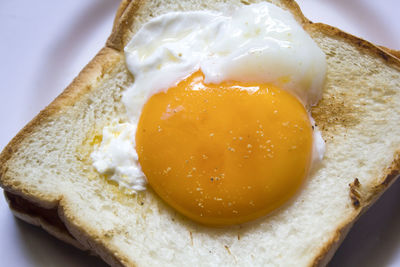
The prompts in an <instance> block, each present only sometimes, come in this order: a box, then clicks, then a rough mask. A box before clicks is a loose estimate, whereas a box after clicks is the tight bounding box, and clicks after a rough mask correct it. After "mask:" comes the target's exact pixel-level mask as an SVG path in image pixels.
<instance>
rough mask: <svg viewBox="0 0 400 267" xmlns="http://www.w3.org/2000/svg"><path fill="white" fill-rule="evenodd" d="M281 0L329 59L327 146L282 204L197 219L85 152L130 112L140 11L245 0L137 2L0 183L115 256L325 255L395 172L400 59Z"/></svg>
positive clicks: (17, 143)
mask: <svg viewBox="0 0 400 267" xmlns="http://www.w3.org/2000/svg"><path fill="white" fill-rule="evenodd" d="M275 2H277V3H279V4H280V5H281V6H283V7H285V8H289V9H290V10H292V11H293V12H294V14H296V16H297V17H298V21H299V22H301V23H304V25H305V28H306V29H307V31H308V32H309V33H310V35H311V36H312V37H313V38H314V40H315V41H316V42H317V43H318V44H319V45H320V47H321V48H322V50H323V51H324V52H325V54H326V55H327V61H328V72H327V80H326V84H325V87H324V95H323V99H322V101H321V102H320V103H319V104H318V106H317V107H315V108H314V109H313V110H312V112H313V116H314V118H315V120H316V122H317V125H318V126H319V127H320V129H321V130H322V133H323V137H324V139H325V141H326V154H325V158H324V161H323V163H322V165H321V166H320V167H319V168H318V169H316V170H314V171H313V173H312V175H311V177H309V179H308V180H307V182H306V183H305V185H304V186H303V188H302V190H301V192H300V193H299V194H298V195H297V196H296V197H295V198H294V199H293V200H292V201H291V202H290V203H288V204H287V205H286V206H285V207H283V208H282V209H280V210H278V211H277V212H275V213H274V214H271V215H270V216H267V217H265V218H261V219H259V220H257V221H254V222H251V223H248V224H244V225H237V226H231V227H227V228H208V227H204V226H200V225H198V224H196V223H193V222H191V221H189V220H188V219H186V218H184V217H182V216H180V215H178V214H176V212H175V211H174V210H172V209H171V208H169V207H168V206H166V205H165V204H164V203H163V202H161V201H160V199H159V198H158V197H157V196H156V195H155V194H154V193H153V192H152V191H151V189H149V190H146V191H144V192H142V193H139V194H138V195H132V196H131V195H125V194H123V193H122V192H121V191H120V190H119V188H118V186H117V185H116V184H113V183H111V182H109V181H108V180H107V179H106V177H102V176H99V175H98V173H97V172H96V171H95V170H94V168H93V166H92V164H91V160H90V156H89V155H90V153H91V152H92V150H93V147H94V145H95V143H96V140H97V138H98V136H100V135H101V132H102V128H103V127H104V126H106V125H108V124H110V123H113V122H114V121H116V120H117V121H125V120H126V119H127V118H126V117H125V115H124V114H125V111H124V107H123V105H122V104H121V102H120V98H121V93H122V91H123V90H125V89H126V88H127V87H129V86H130V85H131V84H132V83H133V81H134V78H133V77H132V76H131V74H130V73H129V72H128V71H127V69H126V67H125V63H124V57H123V53H122V52H121V51H120V49H121V47H122V45H123V44H124V43H125V42H126V40H128V39H129V37H130V36H131V35H132V34H134V32H135V31H136V30H137V29H138V28H139V27H140V25H141V24H142V23H144V22H145V21H147V20H149V19H150V18H151V17H154V16H157V15H159V14H162V13H165V12H169V11H177V10H199V9H213V10H222V9H225V8H227V6H228V5H232V4H234V5H242V4H246V3H247V2H245V1H210V2H204V1H185V2H176V1H151V2H143V3H141V2H140V1H138V2H135V3H131V4H130V5H129V6H128V8H127V9H126V11H125V13H124V14H122V17H121V18H122V19H121V20H120V21H119V23H120V26H119V27H117V28H116V30H115V31H114V34H113V35H112V36H111V38H110V39H109V42H108V46H109V47H112V48H105V49H103V50H102V51H101V52H100V53H99V54H98V55H97V56H96V58H95V59H94V60H93V61H92V62H91V63H90V64H89V65H88V66H87V67H86V68H85V69H84V71H83V72H82V73H81V74H80V76H79V77H78V78H77V79H76V80H75V81H74V82H73V83H72V84H71V86H70V87H69V88H68V89H67V90H66V91H65V92H64V93H63V94H62V95H61V96H60V97H59V98H57V99H56V101H55V102H53V103H52V104H51V105H50V106H49V107H48V108H47V109H46V110H45V111H43V112H42V113H41V114H39V115H38V117H37V118H36V119H35V120H34V121H33V122H31V124H30V125H28V126H27V127H26V128H25V129H24V130H23V131H22V132H21V133H20V134H19V135H18V136H17V137H16V138H15V139H14V140H13V141H12V142H11V143H10V145H9V146H7V147H6V149H5V150H4V151H3V153H2V154H1V158H0V159H1V160H0V163H1V172H0V174H1V183H2V186H3V187H4V188H5V189H6V190H7V191H9V192H11V193H12V194H15V195H21V196H23V198H25V199H26V200H27V201H29V202H31V203H34V204H35V205H38V206H40V207H43V208H47V209H55V210H57V214H58V216H59V217H60V219H61V221H62V222H63V223H64V225H65V227H66V229H67V230H68V232H69V233H70V235H71V236H73V237H74V238H75V239H76V240H77V241H78V242H79V244H81V245H82V247H83V248H85V249H89V250H92V251H93V252H94V253H96V254H98V255H100V256H101V257H102V258H103V259H104V260H105V261H106V262H108V263H109V264H112V265H134V264H137V265H143V266H147V265H163V266H168V265H171V266H172V265H173V266H175V265H189V266H190V265H224V266H225V265H262V266H264V265H274V266H275V265H276V266H279V265H281V266H282V265H283V266H288V265H296V266H303V265H312V264H324V263H326V261H327V260H329V258H330V257H331V256H332V252H333V251H334V248H335V247H336V246H337V245H338V244H339V243H340V240H341V239H342V238H343V236H344V234H345V233H346V232H347V230H348V228H349V226H351V224H352V223H353V222H354V220H355V219H356V218H357V217H358V216H359V214H360V212H362V210H363V209H364V208H365V207H367V206H369V205H370V204H371V203H372V202H373V200H374V199H375V198H376V197H377V196H378V195H379V194H380V193H381V192H383V190H384V189H385V188H386V187H387V186H388V185H390V183H391V182H392V181H394V177H396V176H397V172H398V154H399V151H400V127H399V126H398V121H399V119H400V107H399V106H398V105H396V103H399V101H400V92H399V88H400V72H399V69H400V68H399V66H400V63H399V62H398V61H397V60H396V59H395V58H394V57H391V56H390V55H388V54H385V53H384V52H383V51H382V50H380V49H379V48H377V47H374V46H373V45H371V44H369V43H367V42H365V41H362V40H359V39H357V38H354V37H351V36H348V35H345V34H343V33H341V32H340V31H338V30H336V29H334V28H331V27H329V26H326V25H322V24H309V23H308V22H307V20H306V19H304V18H303V17H302V16H301V14H299V13H298V12H299V10H298V9H297V7H296V5H295V4H293V2H291V1H275ZM127 22H129V23H127ZM122 25H128V26H129V28H127V27H128V26H122Z"/></svg>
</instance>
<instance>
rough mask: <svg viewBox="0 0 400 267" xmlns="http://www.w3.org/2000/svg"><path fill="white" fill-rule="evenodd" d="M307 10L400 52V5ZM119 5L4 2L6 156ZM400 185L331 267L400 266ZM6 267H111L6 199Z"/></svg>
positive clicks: (366, 1) (321, 5)
mask: <svg viewBox="0 0 400 267" xmlns="http://www.w3.org/2000/svg"><path fill="white" fill-rule="evenodd" d="M298 2H299V3H300V6H301V7H302V9H303V12H304V13H305V14H306V16H308V17H309V18H310V19H311V20H312V21H314V22H318V21H319V22H325V23H328V24H331V25H334V26H337V27H339V28H341V29H343V30H345V31H347V32H350V33H353V34H354V35H357V36H360V37H363V38H365V39H367V40H370V41H372V42H375V43H377V44H380V45H385V46H387V47H390V48H394V49H400V38H399V36H400V27H398V25H399V22H400V20H399V19H398V13H399V12H398V11H399V10H400V2H399V1H397V0H383V1H373V0H352V1H346V0H320V1H317V0H301V1H298ZM118 4H119V2H118V1H117V0H85V1H82V0H69V1H52V0H36V1H29V0H13V1H0V36H1V41H0V59H1V68H0V81H1V89H0V100H1V105H0V124H1V125H2V129H1V131H0V150H1V149H2V148H3V147H4V146H5V145H6V144H7V142H8V141H9V140H10V139H11V138H12V137H13V136H14V135H15V134H16V133H17V132H18V130H19V129H20V128H22V127H23V126H24V125H25V124H26V123H27V122H28V121H29V120H30V119H31V118H32V117H33V116H34V115H35V114H37V113H38V112H39V110H41V109H42V108H44V107H45V106H46V105H47V104H48V103H50V102H51V100H52V99H54V97H56V96H57V95H58V94H59V93H60V92H61V91H62V90H63V88H65V87H66V86H67V85H68V83H69V82H70V81H71V80H72V79H73V78H74V77H75V76H76V75H77V74H78V72H79V71H80V69H82V67H83V66H84V65H85V64H86V63H87V62H89V60H90V59H91V58H92V57H93V56H94V55H95V54H96V52H97V51H98V50H99V49H100V48H101V47H102V46H103V45H104V43H105V40H106V38H107V36H108V34H109V33H110V31H111V25H112V20H113V16H114V14H115V11H116V9H117V7H118ZM399 203H400V180H399V181H398V182H396V183H395V184H394V185H393V186H392V187H391V188H390V189H389V190H388V192H386V193H385V194H384V196H383V197H382V198H381V199H380V200H379V201H378V202H377V203H376V204H375V205H374V206H373V207H372V208H371V209H370V210H369V211H368V212H367V213H366V214H364V215H363V216H362V217H361V219H360V220H359V221H358V222H357V223H356V224H355V226H354V227H353V229H352V231H351V232H350V234H349V235H348V237H347V238H346V240H345V242H344V243H343V244H342V246H341V247H340V248H339V250H338V252H337V253H336V255H335V257H334V258H333V260H332V262H331V263H330V265H331V266H396V265H397V266H399V265H400V208H399V206H398V204H399ZM0 233H1V242H0V258H1V259H2V262H1V264H0V265H2V266H20V267H27V266H30V267H34V266H35V267H38V266H61V267H62V266H105V264H104V263H103V262H102V261H100V260H98V259H97V258H95V257H92V256H89V255H87V254H86V253H82V252H80V251H78V250H76V249H74V248H72V247H70V246H69V245H66V244H64V243H62V242H60V241H58V240H56V239H55V238H53V237H51V236H50V235H48V234H46V233H45V232H44V231H42V230H40V229H39V228H36V227H33V226H30V225H28V224H25V223H22V222H20V221H18V220H16V219H14V217H13V216H12V214H11V212H10V211H9V210H8V207H7V204H6V203H5V201H4V199H3V198H0Z"/></svg>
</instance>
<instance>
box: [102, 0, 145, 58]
mask: <svg viewBox="0 0 400 267" xmlns="http://www.w3.org/2000/svg"><path fill="white" fill-rule="evenodd" d="M125 2H126V5H125V6H124V7H123V11H121V14H120V17H119V18H118V22H117V23H116V24H115V28H114V30H113V32H112V34H111V36H110V37H109V38H108V40H107V47H110V48H114V49H116V50H117V51H123V49H124V46H125V44H124V40H126V39H127V38H126V36H127V35H128V34H129V27H130V25H131V24H132V22H133V20H134V18H135V13H136V12H137V10H139V8H140V6H141V5H142V4H143V2H144V0H136V1H131V0H126V1H125ZM124 4H125V3H124ZM121 10H122V8H121Z"/></svg>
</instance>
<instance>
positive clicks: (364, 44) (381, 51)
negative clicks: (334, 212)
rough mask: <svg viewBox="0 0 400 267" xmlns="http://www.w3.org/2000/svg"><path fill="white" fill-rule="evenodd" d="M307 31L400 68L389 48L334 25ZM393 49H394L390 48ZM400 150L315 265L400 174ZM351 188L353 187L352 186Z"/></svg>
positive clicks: (311, 27) (323, 262)
mask: <svg viewBox="0 0 400 267" xmlns="http://www.w3.org/2000/svg"><path fill="white" fill-rule="evenodd" d="M305 28H306V30H307V31H317V32H320V33H322V34H324V35H326V36H331V37H334V38H337V39H341V40H342V41H344V42H347V43H350V44H352V45H353V46H355V47H357V49H359V50H360V51H362V52H363V53H367V54H370V55H372V56H376V57H379V58H381V59H383V60H384V61H385V63H386V64H389V65H391V66H392V67H395V68H397V69H398V70H400V60H399V58H396V57H395V56H394V55H393V54H389V53H388V52H387V50H388V49H386V48H383V47H379V46H376V45H374V44H372V43H370V42H368V41H366V40H363V39H361V38H358V37H356V36H353V35H351V34H348V33H345V32H343V31H341V30H339V29H337V28H335V27H333V26H330V25H326V24H323V23H310V24H308V25H305ZM390 51H393V50H390ZM399 157H400V151H398V152H397V153H396V155H394V158H395V160H394V161H393V163H392V165H391V167H390V168H389V169H388V170H387V172H386V173H385V174H384V175H383V176H382V177H381V178H380V179H378V180H377V181H380V182H378V184H377V185H376V186H374V188H373V192H372V193H371V195H370V196H369V198H368V199H366V200H365V201H363V203H361V205H360V207H361V209H360V208H358V209H356V210H354V212H353V215H352V217H350V218H349V220H348V221H347V222H345V223H344V224H343V225H342V226H341V227H338V229H337V231H336V233H335V235H334V236H333V237H332V238H331V240H330V241H329V242H327V243H326V245H325V246H324V247H322V248H321V250H320V252H319V254H318V256H317V257H316V258H315V260H314V262H313V263H312V265H313V266H325V265H326V264H327V263H328V262H329V261H330V259H331V258H332V257H333V255H334V253H335V251H336V249H337V248H338V247H339V245H340V244H341V243H342V242H343V240H344V238H345V237H346V235H347V233H348V232H349V230H350V228H351V227H352V226H353V224H354V223H355V221H356V220H357V219H358V218H359V217H360V216H361V215H362V214H363V213H364V212H365V211H366V210H367V209H368V207H370V206H371V205H372V204H373V203H374V202H375V201H376V200H377V199H378V198H379V196H380V195H381V194H383V192H384V191H385V190H386V189H387V188H388V187H389V186H390V185H391V184H392V183H393V182H394V181H395V179H396V178H397V177H398V175H399V170H400V160H399ZM350 190H351V188H350Z"/></svg>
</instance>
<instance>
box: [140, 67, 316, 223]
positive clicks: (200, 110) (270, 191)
mask: <svg viewBox="0 0 400 267" xmlns="http://www.w3.org/2000/svg"><path fill="white" fill-rule="evenodd" d="M203 79H204V76H203V74H202V73H201V72H196V73H194V74H192V75H191V76H190V77H188V78H187V79H186V80H184V81H182V82H180V83H179V84H178V85H177V86H176V87H173V88H170V89H169V90H168V91H167V92H162V93H158V94H156V95H153V96H152V97H151V98H150V99H149V100H148V102H147V103H146V104H145V106H144V108H143V110H142V114H141V117H140V120H139V125H138V129H137V133H136V150H137V152H138V155H139V163H140V165H141V167H142V170H143V172H144V174H145V175H146V178H147V180H148V182H149V184H150V185H151V187H152V188H153V189H154V190H155V192H156V193H157V194H158V195H159V196H160V197H161V198H162V199H163V200H164V201H165V202H167V203H168V204H169V205H171V206H172V207H173V208H175V209H176V210H177V211H179V212H180V213H182V214H184V215H186V216H187V217H189V218H191V219H192V220H194V221H197V222H199V223H202V224H206V225H229V224H237V223H243V222H246V221H249V220H252V219H255V218H257V217H260V216H263V215H266V214H267V213H269V212H271V211H273V210H274V209H276V208H278V207H279V206H281V205H282V204H284V203H285V202H286V201H288V200H289V199H290V198H291V197H292V196H293V195H294V194H295V192H296V191H297V189H298V188H299V187H300V186H301V184H302V182H303V180H304V179H305V177H306V175H307V173H308V170H309V167H310V162H311V150H312V129H311V124H310V121H309V118H308V114H307V112H306V110H305V108H304V107H303V105H302V104H301V103H300V102H299V101H298V100H297V99H296V98H295V97H294V96H292V95H291V94H289V93H288V92H286V91H284V90H281V89H279V88H277V87H274V86H271V85H270V84H256V83H254V84H248V83H237V82H235V83H222V84H218V85H214V84H204V83H203ZM246 88H247V89H246Z"/></svg>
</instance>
